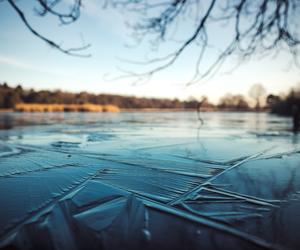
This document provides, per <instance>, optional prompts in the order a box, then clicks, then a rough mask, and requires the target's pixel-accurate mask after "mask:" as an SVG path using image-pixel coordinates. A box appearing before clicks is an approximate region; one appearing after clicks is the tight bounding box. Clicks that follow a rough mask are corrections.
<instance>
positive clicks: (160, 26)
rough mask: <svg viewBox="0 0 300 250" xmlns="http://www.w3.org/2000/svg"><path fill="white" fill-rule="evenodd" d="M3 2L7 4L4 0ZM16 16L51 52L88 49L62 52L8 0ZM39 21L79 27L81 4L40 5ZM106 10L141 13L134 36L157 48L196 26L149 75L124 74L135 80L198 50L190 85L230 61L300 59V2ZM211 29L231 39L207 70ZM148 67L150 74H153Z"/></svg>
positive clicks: (223, 1) (149, 1) (162, 3)
mask: <svg viewBox="0 0 300 250" xmlns="http://www.w3.org/2000/svg"><path fill="white" fill-rule="evenodd" d="M2 1H5V0H2ZM6 1H8V2H9V4H10V5H11V7H12V8H13V9H14V10H15V11H16V12H17V13H18V15H19V17H20V18H21V20H22V21H23V23H24V24H25V25H26V27H27V28H28V29H29V30H30V31H31V32H32V33H33V34H34V35H36V36H37V37H38V38H40V39H42V40H44V41H45V42H46V43H48V44H49V45H51V46H52V47H54V48H56V49H58V50H60V51H62V52H63V53H66V54H70V55H74V54H75V55H78V52H81V51H82V50H83V49H86V48H87V47H88V45H87V46H82V47H80V48H75V49H63V48H62V47H61V46H60V45H58V44H57V43H55V42H54V41H52V40H50V39H48V38H46V37H44V36H42V35H41V34H40V33H39V32H37V31H36V30H35V29H34V28H33V27H32V26H31V25H30V23H29V22H28V21H27V19H26V17H25V15H24V13H23V12H22V10H21V9H20V7H18V5H17V3H16V1H14V0H6ZM36 2H37V4H38V5H39V9H36V12H37V13H38V15H40V16H42V17H43V16H45V15H54V16H56V17H57V18H58V19H59V20H60V21H61V23H62V24H64V25H65V24H70V23H73V22H75V21H76V20H77V19H78V18H79V16H80V9H81V7H82V4H84V3H82V1H81V0H73V1H70V2H71V8H70V11H69V12H67V13H64V12H61V11H59V10H60V8H59V5H60V3H61V2H63V1H62V0H36ZM99 4H104V6H113V7H114V8H117V9H122V11H124V10H125V11H129V12H133V13H135V14H137V16H138V19H137V20H136V21H135V24H134V25H133V26H132V27H133V29H134V31H135V37H136V38H138V39H143V38H145V37H148V38H149V39H150V40H151V41H152V42H154V43H156V44H162V43H164V42H165V41H170V40H171V39H172V33H173V32H174V29H176V27H177V26H178V25H180V23H182V22H185V20H186V19H190V20H192V21H193V23H194V24H195V25H193V26H192V27H191V29H189V31H190V33H188V32H186V33H185V35H184V37H182V39H181V40H180V41H177V48H176V49H174V51H171V52H170V53H167V54H165V55H162V56H160V57H157V58H151V59H149V60H147V61H145V62H139V64H140V65H144V64H146V66H147V67H145V68H146V69H147V70H145V68H143V69H144V71H141V72H125V73H126V74H128V76H134V77H136V78H137V79H141V78H150V77H151V76H152V75H154V74H155V73H157V72H159V71H162V70H164V69H166V68H168V67H170V66H172V65H173V64H174V63H175V62H176V61H177V60H178V58H179V57H181V56H182V55H183V54H184V53H185V52H186V50H187V49H189V48H190V47H191V46H193V45H196V46H197V49H195V52H194V53H195V54H196V55H198V60H197V62H196V63H195V74H194V76H193V77H192V79H191V80H190V81H189V83H190V84H191V83H195V82H198V81H199V80H201V79H203V78H205V77H207V76H209V75H211V74H214V73H215V72H216V71H217V70H218V69H219V68H220V67H221V66H222V64H223V63H224V61H225V60H226V59H227V58H228V57H230V56H238V58H239V59H241V60H245V59H249V58H250V57H251V56H253V55H255V54H262V55H270V54H272V53H276V52H279V51H281V50H288V51H289V52H290V54H291V56H292V57H293V59H294V61H295V63H296V64H298V62H297V60H298V58H299V44H300V36H299V23H300V21H299V20H300V19H299V16H300V15H299V14H300V13H299V10H300V1H299V0H207V1H206V0H205V1H204V0H106V1H104V0H103V1H102V2H100V1H99ZM212 26H221V27H223V26H227V27H226V29H227V30H228V33H229V34H230V39H229V40H228V41H225V40H224V43H223V44H222V46H221V47H220V48H216V51H217V55H216V58H215V60H213V61H212V62H210V63H209V65H208V66H207V67H203V65H200V63H201V62H202V60H203V58H204V56H205V55H206V53H207V50H208V49H209V48H210V45H211V44H210V43H211V41H212V40H213V38H214V36H215V34H213V33H212V32H210V31H211V30H212V29H211V27H212ZM149 66H150V69H149Z"/></svg>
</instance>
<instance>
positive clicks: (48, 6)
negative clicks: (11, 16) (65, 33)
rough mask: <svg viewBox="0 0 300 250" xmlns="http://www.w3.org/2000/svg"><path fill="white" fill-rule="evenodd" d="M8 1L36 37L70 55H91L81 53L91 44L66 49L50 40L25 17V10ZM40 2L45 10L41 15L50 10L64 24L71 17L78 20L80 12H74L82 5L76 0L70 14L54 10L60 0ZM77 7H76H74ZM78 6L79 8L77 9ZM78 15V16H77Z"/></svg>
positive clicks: (40, 0)
mask: <svg viewBox="0 0 300 250" xmlns="http://www.w3.org/2000/svg"><path fill="white" fill-rule="evenodd" d="M7 1H8V3H9V4H10V6H11V7H12V8H13V9H14V10H15V11H16V13H17V14H18V15H19V17H20V19H21V20H22V22H23V23H24V24H25V26H26V27H27V28H28V29H29V31H30V32H31V33H32V34H33V35H35V36H36V37H38V38H39V39H41V40H43V41H44V42H46V43H47V44H48V45H50V46H51V47H52V48H55V49H57V50H59V51H60V52H62V53H64V54H67V55H70V56H77V57H90V56H91V55H90V54H83V53H80V52H82V51H84V50H86V49H87V48H89V47H90V44H87V45H83V46H81V47H77V48H69V49H64V48H62V47H61V46H60V45H59V44H57V43H55V42H54V41H52V40H50V39H49V38H47V37H45V36H43V35H42V34H41V33H39V32H38V31H37V30H35V29H34V28H33V27H32V26H31V24H30V23H29V22H28V20H27V18H26V17H25V14H24V13H23V11H22V10H21V9H20V8H19V7H18V6H17V5H16V3H15V1H14V0H7ZM38 2H39V3H40V4H41V6H43V8H44V10H43V12H41V13H40V14H41V15H45V14H46V13H47V12H50V13H52V14H54V15H55V16H58V17H59V19H60V20H61V22H63V23H64V24H67V23H68V22H67V21H66V20H67V19H71V20H72V22H74V21H75V20H77V18H78V17H79V14H74V13H77V11H79V8H80V5H81V1H80V0H79V1H76V3H75V5H74V6H73V7H72V10H71V13H70V14H59V13H58V12H56V11H54V10H53V9H52V7H53V5H56V4H57V3H58V2H59V1H57V0H55V1H52V2H51V3H49V2H47V1H43V0H38ZM74 8H75V9H74ZM77 8H78V9H77ZM78 13H79V12H78ZM77 15H78V16H77Z"/></svg>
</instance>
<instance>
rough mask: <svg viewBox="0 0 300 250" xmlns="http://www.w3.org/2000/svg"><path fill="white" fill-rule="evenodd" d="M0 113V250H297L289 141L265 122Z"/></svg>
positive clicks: (283, 126)
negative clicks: (202, 122)
mask: <svg viewBox="0 0 300 250" xmlns="http://www.w3.org/2000/svg"><path fill="white" fill-rule="evenodd" d="M201 117H202V119H203V120H204V124H203V125H201V123H200V122H199V121H198V119H197V114H196V113H193V112H185V113H182V112H176V113H171V112H169V113H168V112H166V113H150V112H149V113H138V112H136V113H0V127H1V128H2V130H0V248H4V249H6V248H5V247H7V248H9V247H14V248H15V249H32V248H33V249H265V248H267V249H300V237H299V231H300V136H299V135H295V134H293V133H292V132H291V126H292V124H291V120H290V119H289V118H282V117H277V116H273V115H270V114H266V113H258V114H256V113H217V112H215V113H202V114H201Z"/></svg>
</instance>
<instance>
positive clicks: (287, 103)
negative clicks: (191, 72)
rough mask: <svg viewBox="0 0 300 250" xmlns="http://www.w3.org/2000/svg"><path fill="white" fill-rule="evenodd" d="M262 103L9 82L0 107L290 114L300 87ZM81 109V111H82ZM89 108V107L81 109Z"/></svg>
mask: <svg viewBox="0 0 300 250" xmlns="http://www.w3.org/2000/svg"><path fill="white" fill-rule="evenodd" d="M264 98H265V100H264V102H263V103H265V104H264V105H263V106H262V105H260V104H259V102H257V104H256V106H255V107H251V106H250V105H249V103H248V102H247V100H246V98H245V97H244V96H243V95H232V94H226V95H225V96H223V97H221V98H220V100H219V102H218V104H216V105H214V104H212V103H211V102H210V101H209V100H208V98H206V97H202V98H201V100H197V99H196V98H189V99H188V100H185V101H180V100H179V99H167V98H144V97H135V96H122V95H113V94H94V93H88V92H80V93H71V92H66V91H61V90H55V91H50V90H39V91H37V90H34V89H24V88H23V87H22V86H21V85H17V86H16V87H11V86H9V85H8V84H7V83H2V84H0V109H15V108H16V107H17V106H18V105H20V104H31V105H33V104H35V105H37V104H43V105H45V104H49V105H50V104H65V105H69V106H70V105H81V106H82V105H86V104H93V105H102V106H104V105H106V106H107V105H111V106H114V107H117V108H119V109H174V110H175V109H176V110H189V109H197V108H199V106H200V107H201V110H203V111H215V110H224V111H227V110H228V111H252V110H256V111H264V110H269V111H271V112H272V113H276V114H280V115H291V112H292V111H291V110H292V107H293V106H295V105H296V106H297V107H298V108H299V109H300V90H291V91H290V92H289V93H288V94H286V95H281V96H279V95H274V94H269V95H267V96H265V97H264ZM79 111H80V110H79ZM81 111H87V110H84V109H83V110H81Z"/></svg>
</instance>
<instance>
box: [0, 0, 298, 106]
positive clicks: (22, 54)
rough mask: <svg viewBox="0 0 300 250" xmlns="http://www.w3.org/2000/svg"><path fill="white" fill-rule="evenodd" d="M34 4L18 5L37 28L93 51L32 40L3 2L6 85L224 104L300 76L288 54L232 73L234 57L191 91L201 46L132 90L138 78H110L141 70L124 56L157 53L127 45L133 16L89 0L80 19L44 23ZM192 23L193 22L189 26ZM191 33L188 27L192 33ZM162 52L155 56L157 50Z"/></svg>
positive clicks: (0, 70) (0, 51)
mask: <svg viewBox="0 0 300 250" xmlns="http://www.w3.org/2000/svg"><path fill="white" fill-rule="evenodd" d="M32 2H33V1H32V0H29V1H19V2H18V4H19V5H20V6H22V7H24V8H25V10H26V12H25V13H26V14H27V15H28V18H30V21H31V23H32V25H33V26H34V27H35V28H36V29H37V30H39V31H41V33H43V34H44V35H46V36H48V37H49V38H53V39H54V40H55V41H57V42H59V43H60V44H63V45H65V47H66V48H68V47H74V46H75V47H76V46H78V45H81V40H82V36H83V37H84V40H85V41H86V42H87V43H91V44H92V47H91V48H90V49H89V50H88V52H89V53H91V54H92V57H90V58H76V57H71V56H67V55H64V54H62V53H60V52H58V51H56V50H54V49H52V48H50V47H49V46H47V45H46V44H45V43H44V42H42V41H41V40H39V39H37V38H36V37H35V36H33V35H32V34H31V33H30V32H29V31H28V30H27V29H26V28H25V26H24V25H23V23H22V22H21V21H20V20H19V18H18V17H17V15H16V13H15V12H14V11H13V10H12V9H11V8H10V6H9V5H8V4H7V3H6V2H5V1H4V2H1V3H0V29H1V32H0V41H1V43H0V81H7V82H8V83H9V84H12V85H14V84H15V85H16V84H18V83H21V84H22V85H23V86H24V87H27V88H30V87H33V88H36V89H62V90H68V91H74V92H75V91H89V92H96V93H115V94H126V95H137V96H151V97H170V98H173V97H176V98H180V99H185V98H188V97H190V96H194V97H200V96H202V95H207V96H208V97H209V99H211V100H212V101H214V102H216V101H217V99H218V98H219V97H220V96H222V95H224V94H226V93H228V92H231V93H233V94H237V93H242V94H245V95H247V93H248V90H249V88H250V86H251V85H252V84H254V83H262V84H263V85H264V86H265V88H266V89H267V91H268V92H273V93H278V92H284V91H286V90H288V89H289V88H290V87H291V86H295V85H296V84H297V83H298V82H299V80H300V78H299V76H300V70H299V69H297V68H295V66H293V65H292V64H289V63H288V60H289V57H288V55H287V54H285V53H282V54H280V55H279V56H278V57H276V58H263V59H259V58H256V59H253V60H252V61H250V62H247V63H244V64H242V65H241V66H240V67H239V68H238V69H236V70H235V71H234V72H233V73H230V74H225V73H224V72H226V71H227V69H228V68H230V67H231V66H232V65H233V64H234V61H233V60H229V61H228V62H227V64H225V66H224V68H223V69H222V70H221V71H220V72H219V73H218V74H217V75H215V76H214V77H213V78H211V79H210V80H209V81H206V82H204V83H200V84H194V85H192V86H190V87H185V85H184V84H183V83H184V82H186V81H187V80H188V79H189V78H190V77H191V76H192V73H193V70H194V68H193V66H194V64H193V63H192V62H193V60H195V55H197V53H196V52H195V49H196V47H192V48H191V49H189V50H188V51H186V53H185V54H184V55H183V56H182V58H180V60H179V61H178V62H177V63H176V64H175V65H173V66H172V67H171V68H168V69H167V70H165V71H163V72H161V73H159V74H157V75H155V76H154V77H153V78H152V80H151V81H150V82H148V83H146V84H140V85H134V86H133V85H132V80H131V79H122V80H119V81H108V80H107V77H104V76H107V75H108V76H109V77H117V76H118V75H120V74H121V73H120V72H119V71H118V69H117V68H118V67H122V68H126V69H127V68H130V69H133V70H135V68H134V66H133V65H129V64H127V63H124V62H121V61H120V60H119V59H118V58H126V59H133V60H141V59H143V58H145V57H147V56H149V55H150V56H151V50H150V48H149V43H147V42H145V43H144V44H142V45H141V46H139V47H135V48H128V47H127V46H125V45H126V44H133V43H134V40H133V39H132V37H131V36H130V34H131V30H130V29H129V28H127V27H126V25H125V21H128V19H129V21H130V19H133V18H134V17H133V16H128V14H127V15H126V14H124V13H123V14H122V13H119V12H118V11H116V10H113V9H109V10H107V9H106V10H103V9H102V8H101V5H100V4H98V3H99V2H100V1H96V0H90V1H85V2H86V4H85V8H84V9H83V11H82V15H81V18H80V19H79V21H78V22H76V23H74V24H71V25H68V26H60V25H59V22H58V21H57V20H56V19H53V18H40V17H36V16H34V14H33V10H32V6H33V5H32ZM187 25H188V24H187ZM187 32H188V30H187ZM226 32H227V31H226V29H223V28H222V29H219V30H216V31H215V32H214V33H215V34H216V35H215V37H214V39H216V40H219V41H222V40H223V39H225V40H226V35H227V33H226ZM175 45H176V44H175V43H166V44H163V45H162V47H161V48H160V53H161V51H163V52H165V51H167V50H168V49H170V50H172V49H173V48H175ZM153 53H154V54H155V52H153ZM213 54H214V53H213V51H211V52H208V54H207V57H206V58H204V60H203V62H202V63H203V65H205V63H207V62H209V59H210V57H211V56H213Z"/></svg>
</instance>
